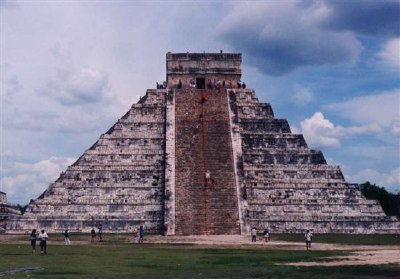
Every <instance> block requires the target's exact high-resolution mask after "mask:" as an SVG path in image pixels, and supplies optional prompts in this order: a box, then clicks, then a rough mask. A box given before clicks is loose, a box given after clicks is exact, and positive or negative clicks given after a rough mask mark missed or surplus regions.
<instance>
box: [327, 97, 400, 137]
mask: <svg viewBox="0 0 400 279" xmlns="http://www.w3.org/2000/svg"><path fill="white" fill-rule="evenodd" d="M326 108H327V109H328V110H331V111H333V112H336V113H338V114H339V115H340V116H342V117H344V118H347V119H350V120H351V121H353V122H354V123H358V124H371V123H373V124H375V125H378V126H380V127H381V128H382V129H387V130H388V131H390V132H391V133H392V134H393V135H397V136H399V135H400V89H395V90H392V91H386V92H382V93H379V94H375V95H369V96H360V97H355V98H352V99H350V100H348V101H345V102H340V103H335V104H331V105H328V106H326Z"/></svg>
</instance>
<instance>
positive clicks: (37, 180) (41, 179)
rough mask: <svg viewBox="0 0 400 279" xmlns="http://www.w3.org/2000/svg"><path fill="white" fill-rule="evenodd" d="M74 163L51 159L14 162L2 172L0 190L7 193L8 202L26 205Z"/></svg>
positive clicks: (68, 159)
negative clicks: (34, 161)
mask: <svg viewBox="0 0 400 279" xmlns="http://www.w3.org/2000/svg"><path fill="white" fill-rule="evenodd" d="M74 161H75V159H74V158H61V157H51V158H49V159H47V160H41V161H39V162H36V163H32V164H29V163H21V162H14V163H13V164H12V165H9V167H8V169H5V170H3V172H4V176H3V177H2V178H1V180H0V189H1V191H3V192H6V193H7V198H8V200H9V201H10V202H14V203H21V204H24V203H27V202H29V200H30V199H35V198H37V197H38V196H39V195H40V194H41V193H42V192H43V191H44V190H45V189H46V188H47V187H48V184H49V183H51V182H53V181H54V180H55V179H56V178H57V177H58V176H59V175H60V173H61V172H62V171H63V170H65V169H66V168H67V166H69V165H71V164H72V163H73V162H74Z"/></svg>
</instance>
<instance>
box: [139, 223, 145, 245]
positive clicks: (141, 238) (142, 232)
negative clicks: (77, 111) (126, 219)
mask: <svg viewBox="0 0 400 279" xmlns="http://www.w3.org/2000/svg"><path fill="white" fill-rule="evenodd" d="M143 239H144V228H143V226H140V227H139V243H143Z"/></svg>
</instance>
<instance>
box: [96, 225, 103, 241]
mask: <svg viewBox="0 0 400 279" xmlns="http://www.w3.org/2000/svg"><path fill="white" fill-rule="evenodd" d="M97 229H98V230H99V241H100V242H102V241H103V224H102V223H100V224H99V225H98V226H97Z"/></svg>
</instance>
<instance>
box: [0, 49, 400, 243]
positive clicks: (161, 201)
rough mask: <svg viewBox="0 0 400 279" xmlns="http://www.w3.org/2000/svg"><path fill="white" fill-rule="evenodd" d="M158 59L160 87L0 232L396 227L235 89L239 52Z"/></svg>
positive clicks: (2, 223)
mask: <svg viewBox="0 0 400 279" xmlns="http://www.w3.org/2000/svg"><path fill="white" fill-rule="evenodd" d="M166 58H167V81H166V82H165V83H164V84H163V86H161V87H162V89H161V87H160V86H157V87H158V89H151V90H148V91H147V93H146V95H145V96H144V97H143V98H141V99H140V101H139V102H138V103H137V104H134V105H132V107H131V109H130V110H129V111H128V112H127V113H126V114H125V115H124V116H123V117H122V118H121V119H119V120H118V121H117V122H116V123H115V125H113V126H112V127H111V128H110V129H109V130H108V131H107V132H106V133H105V134H103V135H101V136H100V138H99V140H98V141H97V142H96V143H95V144H94V145H93V146H92V147H90V148H89V149H88V150H86V151H85V152H84V153H83V155H82V156H81V157H80V158H79V159H78V160H77V161H76V162H75V163H74V164H73V165H71V166H69V167H68V168H67V169H66V170H65V171H64V172H63V173H62V174H61V175H60V177H59V178H58V179H57V180H56V181H55V182H53V183H51V184H50V186H49V187H48V188H47V190H46V191H45V192H44V193H43V194H42V195H41V196H40V197H38V198H37V199H35V200H32V201H31V202H30V204H29V205H28V208H27V210H26V212H25V214H24V215H22V216H18V215H15V216H11V215H10V214H3V215H2V216H1V219H0V231H2V229H4V228H5V229H6V231H7V232H10V233H13V232H26V231H30V230H31V229H33V228H45V229H47V230H48V231H49V232H59V231H63V230H65V229H67V228H68V229H70V230H71V231H85V232H90V230H91V229H92V228H93V227H95V226H97V225H98V224H99V223H101V224H102V225H103V228H104V230H105V231H110V232H118V231H127V230H128V229H130V228H131V227H133V226H135V227H137V226H139V225H144V226H145V229H146V231H149V232H153V233H162V232H164V233H166V234H171V235H173V234H178V235H189V234H239V233H249V231H250V228H251V227H253V226H255V227H257V228H260V229H262V228H267V227H268V228H269V229H270V230H271V232H297V233H298V232H303V231H304V230H306V229H313V230H314V232H316V233H329V232H333V233H346V232H354V233H400V222H399V221H398V220H397V219H396V218H395V217H387V216H385V214H384V212H383V211H382V208H381V207H380V205H379V204H378V203H377V202H376V201H370V200H366V199H365V198H364V197H363V196H362V195H361V193H360V191H359V190H358V187H357V185H353V184H349V183H348V182H346V181H345V179H344V176H343V174H342V172H341V170H340V168H339V167H338V166H332V165H328V164H327V163H326V160H325V158H324V155H323V154H322V152H321V151H319V150H313V149H310V148H309V147H308V146H307V143H306V141H305V139H304V137H303V136H302V135H300V134H293V133H292V132H291V129H290V126H289V123H288V121H287V120H286V119H277V118H275V116H274V113H273V110H272V107H271V105H270V104H267V103H260V102H259V101H258V98H257V96H256V94H255V92H254V91H253V90H250V89H244V87H245V86H243V85H242V84H241V82H240V77H241V69H240V63H241V54H238V53H230V54H226V53H212V54H210V53H195V54H193V53H175V54H173V53H167V57H166ZM3 196H4V197H5V194H4V193H3ZM0 198H1V195H0ZM3 203H4V202H3Z"/></svg>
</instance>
